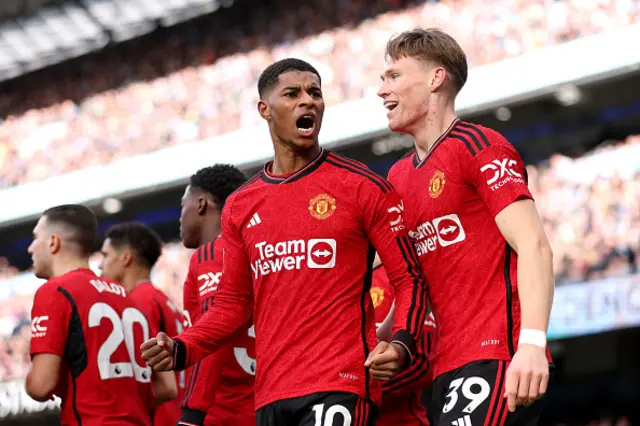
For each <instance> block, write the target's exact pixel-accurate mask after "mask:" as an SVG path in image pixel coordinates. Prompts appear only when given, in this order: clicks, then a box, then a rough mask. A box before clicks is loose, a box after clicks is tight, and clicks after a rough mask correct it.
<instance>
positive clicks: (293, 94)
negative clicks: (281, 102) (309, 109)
mask: <svg viewBox="0 0 640 426" xmlns="http://www.w3.org/2000/svg"><path fill="white" fill-rule="evenodd" d="M284 95H285V96H286V97H288V98H295V97H296V96H297V93H296V92H287V93H285V94H284Z"/></svg>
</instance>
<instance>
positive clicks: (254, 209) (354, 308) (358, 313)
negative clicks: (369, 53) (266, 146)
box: [174, 150, 427, 409]
mask: <svg viewBox="0 0 640 426" xmlns="http://www.w3.org/2000/svg"><path fill="white" fill-rule="evenodd" d="M270 167H271V164H267V166H266V167H265V169H264V170H263V171H262V172H261V173H259V174H258V175H256V176H255V177H254V178H252V179H251V180H249V182H248V183H247V184H246V185H245V186H243V187H241V188H240V189H238V190H237V191H236V192H235V193H233V194H232V195H231V196H230V197H229V199H228V200H227V203H226V205H225V208H224V211H223V212H222V236H223V238H224V242H225V250H224V275H223V276H222V284H221V286H220V290H219V293H218V295H217V296H216V300H215V303H214V305H213V307H212V308H211V309H210V310H209V312H208V313H207V314H206V315H205V316H204V317H203V318H202V319H201V320H200V321H199V322H198V323H197V324H195V325H194V326H193V327H190V328H189V329H188V330H186V331H185V332H184V333H183V335H182V336H180V339H178V340H176V342H177V344H176V346H175V348H176V349H175V354H174V355H175V360H176V365H177V366H178V367H179V368H180V367H181V366H184V365H190V364H192V363H193V362H194V360H195V361H197V360H198V359H200V358H202V356H204V355H205V354H207V353H209V352H210V351H212V350H216V349H218V348H219V347H220V346H221V345H222V344H224V343H225V341H226V340H227V339H228V337H229V336H231V334H232V333H233V332H234V331H235V330H237V329H238V328H239V327H240V326H241V325H242V324H245V323H246V322H247V320H248V319H249V318H250V316H251V314H252V312H253V317H254V320H255V331H256V356H257V360H256V361H257V364H256V366H257V371H256V390H255V392H256V409H259V408H261V407H263V406H265V405H267V404H270V403H272V402H275V401H278V400H283V399H288V398H296V397H300V396H305V395H310V394H313V393H318V392H331V391H334V392H340V391H341V392H348V393H352V394H355V395H358V396H361V397H362V398H370V399H371V400H373V401H375V402H376V403H379V402H380V390H381V389H380V382H379V381H376V380H374V379H373V378H372V377H371V376H370V374H369V371H368V369H367V368H365V367H364V362H365V360H366V358H367V356H368V354H369V351H371V350H372V349H373V348H374V347H375V346H376V336H375V318H374V312H373V304H372V302H371V297H370V295H369V289H370V286H371V281H370V276H371V275H370V273H371V267H372V264H373V256H374V255H375V252H374V250H377V251H378V253H379V255H380V258H381V259H382V262H383V263H384V264H385V265H388V266H387V271H388V272H389V277H390V279H391V282H392V283H393V284H394V286H395V291H396V311H395V312H396V315H395V318H396V321H397V324H398V325H399V327H398V328H399V330H400V331H398V333H396V336H394V339H396V340H398V341H399V342H401V343H402V344H403V345H405V346H407V347H408V348H412V347H413V346H414V342H415V341H417V340H418V337H419V334H420V333H421V331H422V323H423V322H424V319H425V315H426V293H427V288H426V285H425V283H424V278H423V276H422V273H421V272H420V269H419V268H420V266H419V264H418V260H417V256H416V253H415V250H414V248H413V246H412V245H411V242H410V241H409V239H408V237H407V235H406V229H405V227H404V225H403V222H402V210H401V204H402V202H401V200H400V197H399V196H398V194H397V193H396V192H395V191H394V190H393V188H392V187H391V185H390V184H389V183H388V182H387V181H386V180H385V179H384V178H382V177H380V176H378V175H376V174H374V173H373V172H372V171H370V170H369V169H368V168H367V167H366V166H364V165H363V164H362V163H359V162H356V161H353V160H350V159H346V158H344V157H342V156H339V155H336V154H334V153H331V152H328V151H325V150H321V152H320V153H319V154H318V156H317V157H316V158H315V159H314V160H313V161H311V162H310V163H309V164H308V165H307V166H306V167H304V168H302V169H301V170H299V171H297V172H295V173H293V174H291V175H288V176H274V175H272V174H271V173H270V172H269V169H270ZM181 364H182V365H181Z"/></svg>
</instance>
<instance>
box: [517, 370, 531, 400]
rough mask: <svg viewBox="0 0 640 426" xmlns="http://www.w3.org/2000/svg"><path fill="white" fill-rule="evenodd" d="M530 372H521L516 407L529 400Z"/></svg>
mask: <svg viewBox="0 0 640 426" xmlns="http://www.w3.org/2000/svg"><path fill="white" fill-rule="evenodd" d="M531 376H532V372H531V371H526V372H521V373H520V380H519V383H518V397H517V398H516V405H524V404H525V403H526V402H527V400H528V399H529V384H530V383H531Z"/></svg>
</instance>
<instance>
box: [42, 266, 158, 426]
mask: <svg viewBox="0 0 640 426" xmlns="http://www.w3.org/2000/svg"><path fill="white" fill-rule="evenodd" d="M31 318H32V336H31V356H32V357H33V356H35V355H37V354H40V353H48V354H54V355H58V356H60V357H61V358H62V364H61V365H62V368H61V372H60V381H59V383H58V386H57V387H56V390H55V392H54V393H55V394H56V395H58V396H59V397H60V398H61V399H62V412H61V421H62V425H65V426H66V425H84V426H99V425H150V423H151V421H150V417H149V412H148V410H147V407H146V406H145V403H144V402H143V400H142V398H141V395H140V394H139V392H135V391H132V389H136V386H137V384H136V379H137V380H138V381H140V382H149V381H150V380H151V369H150V368H149V367H147V366H146V365H143V366H141V365H139V364H137V363H136V362H135V361H133V362H132V360H134V359H135V353H136V352H139V350H138V347H139V346H140V344H141V343H142V341H141V340H139V339H136V338H135V337H134V335H136V334H138V333H140V332H141V333H142V335H143V338H144V337H146V338H147V339H148V338H149V325H148V323H147V320H146V318H145V317H144V315H143V314H142V313H141V312H140V311H139V310H138V309H137V308H136V307H135V305H134V303H133V301H132V300H131V298H130V297H129V295H128V294H127V292H126V291H125V289H124V287H122V286H121V285H120V284H117V283H115V282H112V281H109V280H106V279H103V278H99V277H97V276H96V275H95V274H94V273H93V272H92V271H91V270H89V269H76V270H74V271H71V272H68V273H66V274H64V275H61V276H59V277H56V278H52V279H50V280H49V281H47V282H46V283H45V284H44V285H42V286H41V287H40V288H39V289H38V291H37V292H36V294H35V298H34V301H33V308H32V311H31Z"/></svg>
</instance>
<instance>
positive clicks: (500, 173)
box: [389, 120, 532, 378]
mask: <svg viewBox="0 0 640 426" xmlns="http://www.w3.org/2000/svg"><path fill="white" fill-rule="evenodd" d="M389 180H390V181H391V183H392V184H393V185H394V187H395V188H396V189H397V191H398V192H399V193H400V195H401V196H402V198H403V200H404V206H405V221H406V224H407V227H408V228H409V230H410V231H409V237H410V238H411V239H412V241H413V242H414V244H415V246H416V249H417V252H418V255H419V257H420V261H421V264H422V270H423V271H424V274H425V277H426V278H427V281H428V282H429V284H430V293H429V295H430V299H431V306H432V309H433V313H434V316H435V320H436V323H437V325H438V328H437V332H436V335H437V338H436V341H435V345H434V348H433V352H432V363H433V367H434V378H435V377H438V376H439V375H440V374H443V373H446V372H448V371H451V370H455V369H457V368H459V367H462V366H463V365H466V364H468V363H470V362H472V361H476V360H487V359H497V360H505V361H508V360H510V359H511V357H512V356H513V354H514V353H515V348H517V345H518V341H517V336H518V335H519V331H520V300H519V296H518V280H517V274H516V265H517V260H518V256H517V254H516V253H515V252H514V251H513V250H512V249H511V247H510V246H509V244H507V242H506V240H505V239H504V237H503V236H502V234H501V232H500V230H499V229H498V226H497V224H496V221H495V217H496V215H498V214H499V213H500V212H501V211H502V210H503V209H504V208H506V207H507V206H508V205H509V204H511V203H513V202H515V201H518V200H520V199H531V198H532V197H531V193H530V192H529V189H528V188H527V176H526V170H525V167H524V164H523V162H522V159H521V158H520V155H519V154H518V152H517V151H516V149H515V148H514V147H513V145H511V144H510V143H509V142H507V140H506V139H505V138H504V137H503V136H502V135H501V134H500V133H498V132H496V131H495V130H492V129H488V128H486V127H482V126H479V125H475V124H471V123H466V122H463V121H460V120H455V121H454V122H453V123H451V126H450V127H449V129H447V131H446V132H445V133H444V134H443V135H442V136H441V137H440V138H439V139H438V140H437V141H436V142H435V144H434V145H433V147H432V148H431V151H430V152H429V153H428V154H427V155H426V157H425V158H423V159H420V158H418V155H417V154H416V153H415V152H412V153H411V154H409V155H407V156H405V157H404V158H403V159H401V160H400V161H398V162H397V163H396V164H395V165H394V166H393V167H392V168H391V170H390V171H389Z"/></svg>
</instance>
